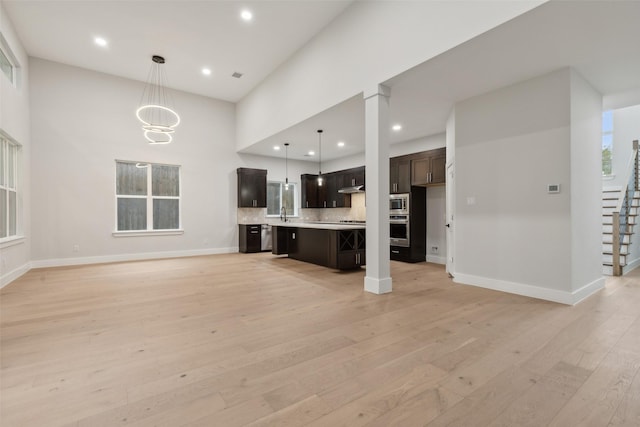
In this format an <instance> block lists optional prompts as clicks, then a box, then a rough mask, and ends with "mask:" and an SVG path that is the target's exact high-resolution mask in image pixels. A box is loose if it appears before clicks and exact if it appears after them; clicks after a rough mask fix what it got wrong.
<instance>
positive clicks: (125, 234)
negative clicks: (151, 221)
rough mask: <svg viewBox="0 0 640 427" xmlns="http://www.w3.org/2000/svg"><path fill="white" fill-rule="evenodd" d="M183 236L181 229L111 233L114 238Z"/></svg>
mask: <svg viewBox="0 0 640 427" xmlns="http://www.w3.org/2000/svg"><path fill="white" fill-rule="evenodd" d="M180 234H184V230H183V229H179V230H126V231H114V232H113V233H111V235H112V236H114V237H139V236H177V235H180Z"/></svg>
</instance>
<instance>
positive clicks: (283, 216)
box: [280, 206, 287, 222]
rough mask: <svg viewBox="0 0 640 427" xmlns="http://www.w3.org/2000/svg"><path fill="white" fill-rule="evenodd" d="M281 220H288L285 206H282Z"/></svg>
mask: <svg viewBox="0 0 640 427" xmlns="http://www.w3.org/2000/svg"><path fill="white" fill-rule="evenodd" d="M280 221H283V222H287V209H286V208H285V207H284V206H283V207H281V208H280Z"/></svg>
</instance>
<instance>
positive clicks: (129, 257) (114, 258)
mask: <svg viewBox="0 0 640 427" xmlns="http://www.w3.org/2000/svg"><path fill="white" fill-rule="evenodd" d="M233 252H238V247H237V246H236V247H231V248H212V249H192V250H186V251H166V252H146V253H141V254H118V255H103V256H92V257H82V258H58V259H45V260H36V261H31V268H45V267H64V266H70V265H85V264H105V263H109V262H122V261H141V260H146V259H160V258H181V257H190V256H200V255H216V254H228V253H233Z"/></svg>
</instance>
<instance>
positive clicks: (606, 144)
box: [602, 111, 613, 176]
mask: <svg viewBox="0 0 640 427" xmlns="http://www.w3.org/2000/svg"><path fill="white" fill-rule="evenodd" d="M612 158H613V112H612V111H605V112H603V113H602V175H605V176H608V175H611V173H612V171H613V170H612V166H613V165H612Z"/></svg>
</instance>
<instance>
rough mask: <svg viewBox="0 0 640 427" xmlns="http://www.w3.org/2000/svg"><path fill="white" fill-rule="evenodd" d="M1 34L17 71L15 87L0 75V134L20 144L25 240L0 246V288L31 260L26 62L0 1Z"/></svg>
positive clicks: (20, 224)
mask: <svg viewBox="0 0 640 427" xmlns="http://www.w3.org/2000/svg"><path fill="white" fill-rule="evenodd" d="M0 32H1V33H2V36H3V37H4V39H5V41H6V43H7V45H8V47H9V49H10V50H11V51H12V52H13V54H14V55H15V59H16V61H17V65H18V66H19V67H20V69H19V70H18V78H17V84H16V85H15V86H14V85H13V84H12V83H11V82H9V80H8V79H7V78H6V77H5V76H4V74H0V131H1V132H2V133H3V134H4V135H5V136H6V137H9V138H10V139H11V140H13V141H15V142H17V143H18V144H20V145H21V154H20V155H21V159H22V161H21V170H20V176H19V177H18V180H19V182H18V185H19V204H20V205H21V207H22V209H21V215H20V217H19V218H18V229H19V230H21V233H20V234H22V235H24V239H23V240H21V241H14V242H12V244H11V246H9V245H7V244H5V245H3V246H0V287H2V286H4V285H6V284H7V283H9V282H10V281H12V280H14V279H16V278H17V277H19V276H20V275H22V274H24V273H25V272H26V271H28V270H29V261H30V259H31V222H30V217H31V181H30V170H31V167H30V163H31V141H30V132H29V59H28V56H27V54H26V52H25V50H24V48H23V47H22V44H21V43H20V40H19V39H18V37H17V35H16V33H15V31H14V28H13V25H12V24H11V22H10V21H9V17H8V16H7V14H6V13H5V12H4V8H3V5H2V3H1V2H0Z"/></svg>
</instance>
